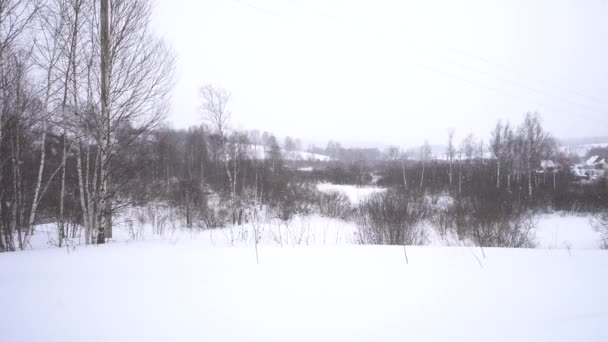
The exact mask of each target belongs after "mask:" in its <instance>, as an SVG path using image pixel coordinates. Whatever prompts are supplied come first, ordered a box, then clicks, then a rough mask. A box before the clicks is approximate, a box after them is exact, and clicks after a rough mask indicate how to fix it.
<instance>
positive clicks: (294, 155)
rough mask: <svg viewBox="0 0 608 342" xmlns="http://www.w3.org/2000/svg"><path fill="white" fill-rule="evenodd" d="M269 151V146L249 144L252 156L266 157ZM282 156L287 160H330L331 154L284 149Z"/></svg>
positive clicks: (257, 157)
mask: <svg viewBox="0 0 608 342" xmlns="http://www.w3.org/2000/svg"><path fill="white" fill-rule="evenodd" d="M267 153H268V151H267V148H265V147H264V146H262V145H249V154H250V156H251V157H252V158H256V159H265V158H266V154H267ZM282 157H283V158H284V159H287V160H309V161H314V160H318V161H329V160H331V158H330V157H329V156H326V155H323V154H318V153H311V152H306V151H289V152H286V151H282Z"/></svg>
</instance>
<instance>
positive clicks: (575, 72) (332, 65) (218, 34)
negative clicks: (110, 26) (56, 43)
mask: <svg viewBox="0 0 608 342" xmlns="http://www.w3.org/2000/svg"><path fill="white" fill-rule="evenodd" d="M154 14H155V16H154V24H155V27H156V30H157V33H158V34H160V35H161V36H163V37H164V38H165V39H166V40H167V41H169V42H170V43H171V44H172V46H173V48H174V49H175V51H176V52H177V55H178V67H177V73H178V75H177V84H176V87H175V89H174V91H173V97H172V108H171V112H170V114H169V117H168V121H169V122H171V123H172V124H173V126H174V127H178V128H181V127H188V126H190V125H197V124H200V123H201V116H200V113H199V110H198V107H199V103H200V102H199V101H200V100H199V97H198V89H199V87H200V86H202V85H204V84H208V83H212V84H215V85H218V86H221V87H223V88H225V89H227V90H228V91H230V92H231V93H232V99H231V104H230V106H229V107H230V110H231V111H232V113H233V126H234V127H236V128H242V129H259V130H267V131H271V132H273V133H275V134H276V135H278V136H285V135H290V136H293V137H300V138H304V139H307V140H313V141H327V140H328V139H334V140H338V141H343V142H345V143H347V144H352V143H354V142H360V143H370V142H371V143H380V144H398V145H417V144H420V143H422V142H423V141H424V140H425V139H428V140H429V142H431V143H433V144H442V143H444V142H445V140H446V136H447V130H448V128H449V127H453V128H454V129H455V130H456V136H457V139H458V140H459V139H460V138H462V137H463V136H464V135H465V134H467V133H469V132H472V133H474V134H476V135H477V136H481V137H483V138H487V137H488V136H489V131H490V129H491V128H492V127H493V125H494V124H495V122H496V120H497V119H499V118H500V119H506V120H510V121H511V122H513V123H518V122H519V121H520V120H521V118H522V117H523V115H524V113H525V112H526V111H538V112H539V113H540V114H541V115H542V117H543V119H544V123H545V126H546V128H547V129H548V130H550V131H551V132H553V133H554V134H555V135H556V136H558V137H564V138H565V137H580V136H597V135H608V98H607V97H606V94H608V3H607V1H605V0H521V1H519V0H504V1H492V0H480V1H472V0H459V1H450V0H446V1H434V0H424V1H423V0H420V1H384V0H381V1H377V0H375V1H371V0H368V1H349V0H292V1H278V0H243V1H240V0H156V6H155V13H154Z"/></svg>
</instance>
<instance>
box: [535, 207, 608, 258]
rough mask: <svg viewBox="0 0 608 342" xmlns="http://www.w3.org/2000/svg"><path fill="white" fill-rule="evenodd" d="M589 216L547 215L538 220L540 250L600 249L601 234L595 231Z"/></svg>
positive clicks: (536, 231) (537, 235)
mask: <svg viewBox="0 0 608 342" xmlns="http://www.w3.org/2000/svg"><path fill="white" fill-rule="evenodd" d="M591 220H592V218H591V217H589V216H575V215H560V214H559V213H557V214H547V215H542V216H540V217H539V218H538V222H537V225H536V230H535V234H536V241H537V246H536V247H538V248H549V249H555V248H558V249H563V248H566V249H570V248H574V249H598V248H600V246H601V242H602V238H601V234H600V233H598V232H597V231H595V230H594V229H593V227H592V224H591Z"/></svg>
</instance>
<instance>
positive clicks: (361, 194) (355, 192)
mask: <svg viewBox="0 0 608 342" xmlns="http://www.w3.org/2000/svg"><path fill="white" fill-rule="evenodd" d="M317 189H318V190H319V191H321V192H331V191H336V192H340V193H343V194H344V195H346V196H347V197H348V199H349V200H350V201H351V203H352V204H359V203H361V202H363V201H364V200H365V199H366V198H368V197H369V196H371V195H373V194H375V193H379V192H384V191H386V189H385V188H379V187H375V186H360V187H359V186H354V185H341V184H332V183H319V184H317Z"/></svg>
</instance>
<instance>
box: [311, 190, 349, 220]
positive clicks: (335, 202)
mask: <svg viewBox="0 0 608 342" xmlns="http://www.w3.org/2000/svg"><path fill="white" fill-rule="evenodd" d="M315 206H316V209H317V211H318V212H319V214H321V215H322V216H325V217H331V218H340V219H347V218H348V217H349V216H350V215H351V213H352V211H353V208H352V206H351V204H350V201H349V200H348V197H347V196H346V195H345V194H343V193H341V192H338V191H331V192H327V193H324V192H320V191H318V194H317V197H316V199H315Z"/></svg>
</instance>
